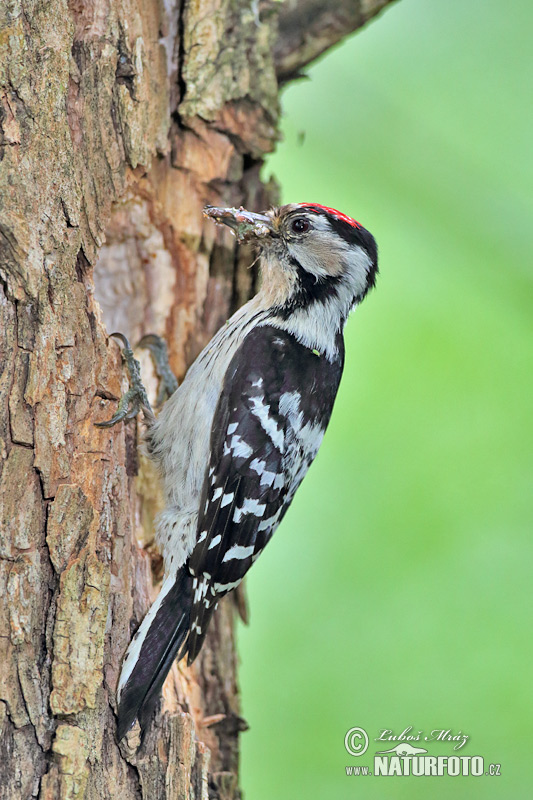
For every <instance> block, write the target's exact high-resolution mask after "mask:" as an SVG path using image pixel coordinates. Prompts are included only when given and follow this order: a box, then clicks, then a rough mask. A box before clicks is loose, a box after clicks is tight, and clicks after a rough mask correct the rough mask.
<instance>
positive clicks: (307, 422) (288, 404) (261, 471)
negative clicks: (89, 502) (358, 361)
mask: <svg viewBox="0 0 533 800" xmlns="http://www.w3.org/2000/svg"><path fill="white" fill-rule="evenodd" d="M341 373H342V357H341V358H339V360H338V361H337V362H335V363H333V364H332V363H330V362H328V361H327V360H326V359H323V358H322V359H321V358H320V357H319V356H317V355H316V354H315V353H313V352H312V351H310V350H308V349H307V348H305V347H303V345H300V344H299V343H298V342H297V341H296V339H295V338H294V337H293V336H292V335H291V334H289V333H287V332H285V331H280V330H279V329H277V328H274V327H270V326H262V327H258V328H256V329H254V331H252V332H251V333H250V334H249V335H248V337H247V338H246V339H245V340H244V342H243V344H242V345H241V348H240V349H239V351H238V352H237V353H236V355H235V356H234V358H233V359H232V362H231V363H230V366H229V368H228V370H227V373H226V377H225V380H224V387H223V391H222V394H221V396H220V399H219V402H218V405H217V409H216V411H215V416H214V420H213V427H212V432H211V450H210V463H209V466H208V468H207V471H206V477H205V480H204V486H203V491H202V498H201V504H200V513H199V519H198V536H197V544H196V547H195V548H194V550H193V552H192V553H191V556H190V559H189V563H188V567H189V570H190V572H191V574H192V576H193V604H192V609H191V617H190V632H189V637H188V641H187V643H186V649H187V650H188V662H189V663H192V661H194V659H195V658H196V656H197V654H198V652H199V650H200V648H201V646H202V642H203V639H204V637H205V634H206V631H207V626H208V623H209V620H210V618H211V616H212V613H213V611H214V609H215V608H216V605H217V603H218V600H219V599H220V598H221V597H223V596H224V595H225V594H226V593H227V592H229V591H230V590H231V589H234V588H235V587H236V586H238V585H239V583H240V582H241V580H242V579H243V577H244V575H245V574H246V572H247V571H248V569H249V568H250V566H251V565H252V563H253V562H254V561H255V559H256V558H257V557H258V556H259V555H260V553H261V551H262V550H263V548H264V547H265V546H266V544H267V542H268V541H269V539H270V538H271V536H272V533H273V532H274V530H275V529H276V527H277V525H278V524H279V522H280V520H281V518H282V517H283V514H284V513H285V511H286V510H287V508H288V506H289V504H290V502H291V500H292V497H293V496H294V492H295V491H296V489H297V487H298V485H299V484H300V482H301V480H302V478H303V477H304V475H305V473H306V472H307V469H308V467H309V465H310V463H311V462H312V460H313V458H314V456H315V455H316V452H317V450H318V448H319V446H320V442H321V441H322V437H323V435H324V432H325V429H326V426H327V424H328V421H329V418H330V415H331V410H332V407H333V402H334V399H335V395H336V392H337V388H338V384H339V381H340V377H341ZM302 387H305V389H306V391H305V395H302Z"/></svg>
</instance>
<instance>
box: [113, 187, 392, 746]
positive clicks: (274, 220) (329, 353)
mask: <svg viewBox="0 0 533 800" xmlns="http://www.w3.org/2000/svg"><path fill="white" fill-rule="evenodd" d="M205 214H206V216H209V217H211V218H212V219H214V220H215V221H216V222H218V223H221V224H225V225H228V226H229V227H230V228H231V229H232V230H233V231H234V233H235V234H236V235H237V237H238V238H240V239H248V240H250V239H252V240H254V241H255V242H256V243H257V245H258V246H259V249H260V254H261V255H260V270H261V274H262V282H261V288H260V290H259V292H258V293H257V295H256V296H255V297H254V298H253V299H252V300H250V301H249V302H248V303H246V305H244V306H243V307H242V308H241V309H240V310H239V311H237V312H236V313H235V314H234V315H233V316H232V317H231V319H230V320H229V321H228V322H227V323H226V324H225V325H224V326H223V327H222V328H221V330H219V332H218V333H217V334H216V335H215V336H214V337H213V339H212V340H211V341H210V342H209V344H208V345H207V347H205V349H204V350H203V351H202V352H201V353H200V355H199V356H198V358H197V359H196V361H195V362H194V364H193V365H192V366H191V368H190V369H189V371H188V372H187V375H186V377H185V379H184V381H183V383H182V384H181V386H179V388H178V389H177V390H176V391H175V392H174V394H172V396H171V397H170V399H169V400H168V401H167V402H166V404H165V405H164V406H163V409H162V411H161V413H160V414H159V416H158V417H157V419H155V418H154V417H152V416H150V417H149V419H148V422H149V425H148V432H147V444H148V450H149V453H150V455H151V457H152V458H153V459H154V461H155V462H156V464H157V466H158V468H159V471H160V475H161V480H162V485H163V489H164V494H165V501H166V506H165V509H164V511H163V512H162V513H161V514H160V516H159V518H158V520H157V541H158V544H159V546H160V549H161V552H162V553H163V556H164V561H165V579H164V582H163V585H162V588H161V591H160V593H159V596H158V598H157V600H156V601H155V602H154V604H153V605H152V607H151V608H150V610H149V612H148V613H147V615H146V617H145V618H144V620H143V622H142V624H141V625H140V627H139V629H138V631H137V633H136V634H135V636H134V638H133V639H132V641H131V643H130V646H129V648H128V651H127V654H126V658H125V660H124V663H123V666H122V672H121V676H120V681H119V688H118V701H119V707H118V716H119V726H118V733H119V737H122V736H123V735H124V734H125V733H126V731H127V730H128V729H129V727H130V726H131V725H132V723H133V722H134V720H135V718H138V719H139V722H140V723H141V726H143V727H144V726H145V725H146V723H147V721H148V719H149V717H150V714H151V712H152V710H153V708H154V705H155V703H156V701H157V699H158V697H159V693H160V691H161V687H162V685H163V682H164V679H165V677H166V675H167V673H168V671H169V670H170V667H171V665H172V662H173V661H174V659H175V658H176V656H178V657H179V658H182V657H183V656H185V655H187V657H188V663H189V664H191V663H192V662H193V661H194V659H195V658H196V656H197V655H198V653H199V651H200V648H201V646H202V643H203V641H204V638H205V635H206V631H207V627H208V625H209V621H210V619H211V616H212V614H213V612H214V610H215V609H216V607H217V604H218V602H219V600H220V599H221V598H222V597H224V595H225V594H227V593H228V592H229V591H231V590H232V589H234V588H235V587H236V586H238V585H239V583H240V582H241V581H242V579H243V577H244V576H245V574H246V572H247V571H248V570H249V568H250V567H251V565H252V564H253V562H254V561H255V560H256V559H257V558H258V556H259V555H260V554H261V552H262V551H263V549H264V547H265V546H266V544H267V542H268V541H269V540H270V538H271V536H272V534H273V533H274V531H275V530H276V528H277V526H278V525H279V523H280V522H281V520H282V518H283V516H284V514H285V512H286V511H287V508H288V507H289V505H290V503H291V501H292V499H293V497H294V494H295V492H296V490H297V489H298V486H299V485H300V483H301V481H302V479H303V477H304V475H305V474H306V472H307V470H308V468H309V465H310V464H311V462H312V461H313V459H314V458H315V456H316V454H317V451H318V448H319V447H320V444H321V442H322V438H323V436H324V432H325V430H326V427H327V425H328V422H329V419H330V415H331V411H332V408H333V403H334V401H335V396H336V394H337V389H338V386H339V381H340V379H341V374H342V370H343V363H344V341H343V329H344V324H345V322H346V319H347V317H348V314H349V313H350V311H352V309H353V308H354V307H355V306H356V305H357V304H358V303H360V302H361V301H362V300H363V298H364V297H365V295H366V294H367V292H368V290H369V289H370V288H371V287H372V286H374V283H375V280H376V274H377V248H376V243H375V241H374V238H373V236H372V235H371V234H370V233H369V232H368V231H367V230H366V229H365V228H363V227H362V225H360V224H359V223H358V222H356V221H355V220H353V219H351V217H348V216H346V215H345V214H341V213H340V212H339V211H336V210H335V209H332V208H327V207H325V206H321V205H318V204H315V203H298V204H292V205H286V206H283V207H281V208H275V209H273V210H271V211H268V212H265V213H264V214H253V213H251V212H247V211H245V210H244V209H239V210H237V209H222V208H213V207H209V206H208V207H207V208H206V210H205ZM114 421H116V417H115V418H114Z"/></svg>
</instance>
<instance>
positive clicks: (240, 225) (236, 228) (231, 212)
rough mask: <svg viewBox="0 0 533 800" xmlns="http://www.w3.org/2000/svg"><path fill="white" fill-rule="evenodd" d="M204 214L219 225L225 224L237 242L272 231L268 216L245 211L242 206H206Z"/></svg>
mask: <svg viewBox="0 0 533 800" xmlns="http://www.w3.org/2000/svg"><path fill="white" fill-rule="evenodd" d="M204 216H205V217H208V218H209V219H213V220H214V221H215V222H216V223H218V224H219V225H227V226H228V228H231V230H232V231H233V233H234V234H235V236H236V237H237V239H238V240H239V242H246V241H249V240H250V239H255V238H261V237H263V236H268V235H270V234H271V233H272V232H273V230H272V220H271V219H270V217H268V216H267V215H266V214H254V213H253V212H252V211H246V209H245V208H243V207H242V206H241V208H217V207H216V206H206V207H205V208H204Z"/></svg>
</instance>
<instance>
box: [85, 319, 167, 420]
mask: <svg viewBox="0 0 533 800" xmlns="http://www.w3.org/2000/svg"><path fill="white" fill-rule="evenodd" d="M111 336H113V337H114V338H115V339H119V340H120V341H121V342H122V345H123V347H122V359H123V361H124V363H125V364H126V367H127V370H128V373H129V379H130V388H129V389H128V391H127V392H126V394H124V395H122V397H121V398H120V400H119V403H118V408H117V410H116V412H115V413H114V414H113V416H112V417H111V419H108V420H106V421H105V422H95V426H96V427H97V428H111V427H113V425H116V424H117V422H122V420H125V421H126V422H128V421H129V420H130V419H134V418H135V417H136V416H137V414H138V413H139V411H142V412H143V415H144V418H145V420H146V422H148V423H152V422H153V421H154V420H155V416H154V412H153V411H152V407H151V405H150V401H149V400H148V395H147V394H146V389H145V388H144V386H143V383H142V380H141V366H140V364H139V362H138V361H137V359H136V358H135V356H134V355H133V350H132V349H131V346H130V343H129V341H128V340H127V338H126V337H125V336H124V334H122V333H112V334H111Z"/></svg>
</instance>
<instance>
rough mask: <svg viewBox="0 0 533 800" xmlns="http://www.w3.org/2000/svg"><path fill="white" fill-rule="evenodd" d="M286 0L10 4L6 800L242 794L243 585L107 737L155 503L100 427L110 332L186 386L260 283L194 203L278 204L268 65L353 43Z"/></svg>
mask: <svg viewBox="0 0 533 800" xmlns="http://www.w3.org/2000/svg"><path fill="white" fill-rule="evenodd" d="M293 5H294V4H293V3H286V4H283V5H282V6H280V5H279V4H277V3H272V2H264V3H261V2H260V3H259V4H258V5H257V4H256V3H251V4H250V3H247V2H244V1H243V0H242V1H241V0H182V1H181V2H178V3H174V2H172V0H168V2H166V8H165V7H164V6H163V4H162V3H161V2H159V1H158V0H83V2H82V0H69V2H67V0H49V2H46V3H42V2H36V0H6V2H4V3H3V5H2V6H1V7H0V204H1V207H0V470H1V474H0V800H15V799H16V800H22V799H24V800H26V798H30V797H38V798H41V800H59V799H61V800H67V798H77V800H80V799H82V798H83V799H84V798H87V800H92V799H93V798H99V799H100V798H109V799H110V800H111V798H117V797H120V798H121V800H129V798H131V800H133V799H134V798H135V800H138V798H139V797H142V798H147V799H148V798H150V800H153V799H154V798H157V799H159V798H162V799H163V798H165V799H166V798H168V800H170V799H171V798H172V799H174V798H176V800H177V798H207V797H211V798H220V799H221V800H230V798H238V797H239V796H240V792H239V788H238V736H239V732H240V731H242V730H243V729H244V728H245V723H244V721H243V720H242V718H241V715H240V706H239V696H238V686H237V682H236V655H235V637H234V616H235V613H234V611H235V605H236V604H237V605H238V606H239V609H240V612H241V613H242V614H244V613H245V607H244V601H243V598H242V597H240V598H239V597H237V598H234V599H233V600H232V599H231V598H228V599H226V600H225V601H224V602H223V603H222V604H221V608H220V610H219V612H218V613H217V615H216V616H215V618H214V622H213V624H212V626H211V628H212V629H211V631H210V633H209V636H208V640H207V642H206V645H205V647H204V649H203V651H202V655H201V657H200V658H199V659H198V662H197V663H196V664H195V665H194V667H193V668H192V669H186V668H185V667H184V666H183V665H180V666H179V667H177V666H176V665H175V666H174V667H173V669H172V671H171V674H170V675H169V678H168V680H167V682H166V684H165V688H164V692H163V695H164V700H163V713H161V714H159V715H158V716H157V718H156V720H155V722H154V724H153V725H152V726H151V728H150V730H149V732H148V734H147V736H146V739H145V741H144V743H143V745H142V747H141V748H140V749H136V748H135V746H134V745H135V742H134V741H130V740H128V742H127V743H122V745H120V746H119V745H118V744H117V742H116V741H115V717H114V714H115V708H116V705H115V694H114V693H115V688H116V684H117V679H118V674H119V670H120V663H121V659H122V657H123V654H124V651H125V649H126V646H127V644H128V642H129V639H130V635H131V632H132V630H133V629H134V628H135V626H136V625H137V624H138V622H139V621H140V619H141V618H142V616H143V614H144V613H145V611H146V609H147V608H148V606H149V604H150V601H151V598H152V597H153V594H154V592H156V591H157V589H154V582H155V583H157V579H158V577H160V574H159V573H160V569H161V560H160V558H159V556H158V555H157V553H155V552H154V549H153V546H152V539H153V518H154V515H155V513H156V512H157V509H158V507H159V504H160V497H159V494H158V488H157V481H156V479H155V476H154V475H153V472H152V470H151V467H150V465H149V464H148V463H146V461H145V460H144V459H143V457H142V456H139V454H138V451H137V444H138V434H137V431H136V428H135V424H130V425H129V426H122V425H120V426H117V427H116V428H113V429H98V428H95V427H94V423H95V422H98V421H102V420H104V419H106V418H109V417H110V416H111V415H112V413H113V412H114V410H115V409H116V404H117V401H118V398H119V397H120V394H121V392H122V390H123V389H124V385H125V384H124V377H123V374H122V369H121V359H120V353H119V350H118V347H117V346H116V344H115V343H114V342H113V341H112V340H109V339H108V338H107V334H108V332H110V331H113V330H117V329H118V330H120V331H122V332H123V333H125V334H126V335H127V336H128V337H130V338H131V339H132V340H133V341H135V340H137V339H138V338H139V337H140V336H141V335H142V334H144V333H147V332H155V333H159V334H161V335H164V336H165V337H166V338H167V341H168V343H169V350H170V355H171V363H172V365H173V367H174V370H175V372H176V374H177V375H178V376H179V377H182V376H183V375H184V373H185V370H186V368H187V366H188V365H189V364H190V363H191V361H192V360H193V359H194V357H195V356H196V355H197V353H198V352H199V350H200V349H201V347H202V346H203V345H204V344H205V343H206V341H207V340H208V339H209V338H210V337H211V336H212V335H213V333H214V332H215V331H216V330H217V328H218V327H219V326H220V325H221V324H222V323H223V322H224V320H225V319H226V318H227V317H228V316H229V314H230V313H232V311H233V310H235V308H237V307H238V306H239V305H241V304H242V303H243V302H244V301H245V300H246V299H247V298H248V297H249V296H250V295H251V294H252V293H253V291H254V290H255V284H256V280H257V276H256V272H255V271H254V270H253V269H252V270H250V269H249V268H248V267H249V264H250V263H251V261H252V253H251V252H250V251H249V250H247V249H246V248H244V247H243V248H240V249H239V250H236V249H235V245H234V241H233V240H232V239H231V238H230V236H229V235H228V232H227V231H225V230H215V229H214V226H212V225H210V224H209V223H207V224H205V225H204V221H203V218H202V214H201V210H202V207H203V205H204V204H205V203H206V202H210V203H213V204H216V205H222V204H231V205H239V204H241V203H242V204H245V205H248V206H250V207H252V208H255V209H260V208H264V207H265V206H268V205H269V204H270V203H272V202H274V201H275V199H276V187H275V186H274V185H268V186H265V185H263V184H262V183H261V181H260V178H259V170H260V166H261V162H262V158H263V157H264V155H265V153H267V152H270V151H271V150H272V149H273V148H274V146H275V143H276V140H277V137H278V117H279V108H278V82H277V76H278V77H279V76H281V77H282V78H283V77H284V76H286V75H288V74H292V73H293V72H295V71H297V70H298V69H299V68H300V67H301V66H302V65H303V64H305V63H307V62H308V61H309V60H310V58H313V57H314V56H315V55H316V54H317V53H318V52H319V51H322V50H323V49H324V48H325V47H328V46H330V45H331V44H332V43H333V41H334V40H335V37H337V38H339V36H341V35H345V33H346V32H347V27H346V25H345V26H344V27H343V26H342V25H340V26H337V27H336V28H335V27H334V32H333V33H331V32H329V33H328V38H327V40H326V39H321V40H320V44H319V45H317V44H316V42H317V41H318V39H317V34H316V19H317V18H319V17H320V15H318V17H317V15H316V14H315V15H314V16H313V18H312V19H311V17H310V18H309V24H310V25H311V27H312V30H311V28H310V34H309V37H310V38H311V39H313V42H315V44H313V46H312V47H310V46H309V43H308V42H307V44H305V45H304V44H302V41H301V35H302V28H303V29H305V27H306V25H307V23H306V24H305V25H303V26H301V25H296V24H295V23H294V20H293V21H292V22H291V21H290V20H291V19H293V18H292V17H291V14H292V11H293ZM355 5H356V6H357V7H358V8H359V9H360V8H362V6H363V5H364V4H358V3H356V4H355ZM366 5H367V6H369V7H370V6H371V5H372V4H366ZM382 5H384V3H383V2H379V3H375V4H374V5H373V7H375V8H377V7H378V6H379V7H381V6H382ZM301 7H302V8H303V9H304V13H305V14H307V11H306V10H305V9H307V3H306V0H302V3H301ZM358 13H359V12H358ZM361 14H362V12H361ZM361 14H360V16H359V17H357V18H358V19H360V20H363V21H364V18H365V17H364V14H362V15H361ZM278 15H279V25H278ZM369 16H370V13H367V14H366V18H368V17H369ZM350 19H351V18H350ZM313 20H314V21H313ZM357 24H359V23H357ZM350 26H352V28H353V27H354V24H353V22H350V23H349V25H348V27H350ZM332 30H333V28H332ZM328 31H329V28H328ZM335 31H336V32H335ZM304 32H305V31H304ZM304 38H305V36H304ZM291 52H292V53H293V55H292V56H291V55H290V54H291ZM145 366H146V368H147V374H148V375H149V369H148V367H149V365H148V364H145ZM148 383H149V385H150V386H151V387H152V389H153V384H154V380H153V376H152V378H150V377H148ZM137 542H142V543H143V545H144V547H143V548H140V547H139V546H138V544H137Z"/></svg>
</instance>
